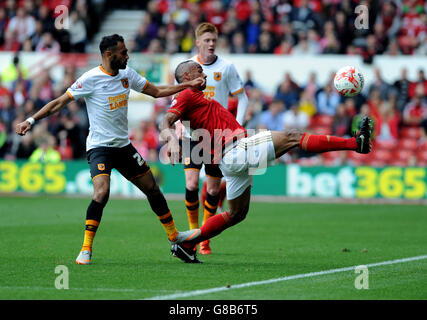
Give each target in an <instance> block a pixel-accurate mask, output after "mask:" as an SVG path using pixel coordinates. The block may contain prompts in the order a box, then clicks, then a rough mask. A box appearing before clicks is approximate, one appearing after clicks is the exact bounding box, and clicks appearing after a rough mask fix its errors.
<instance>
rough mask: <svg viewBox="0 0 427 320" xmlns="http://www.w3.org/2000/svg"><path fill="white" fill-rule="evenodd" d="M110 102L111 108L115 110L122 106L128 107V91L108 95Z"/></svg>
mask: <svg viewBox="0 0 427 320" xmlns="http://www.w3.org/2000/svg"><path fill="white" fill-rule="evenodd" d="M108 103H109V104H110V110H115V109H118V108H121V107H127V105H128V95H127V93H123V94H119V95H117V96H114V97H108Z"/></svg>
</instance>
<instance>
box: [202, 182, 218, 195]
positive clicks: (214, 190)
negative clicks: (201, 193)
mask: <svg viewBox="0 0 427 320" xmlns="http://www.w3.org/2000/svg"><path fill="white" fill-rule="evenodd" d="M220 187H221V183H214V184H209V183H208V184H207V187H206V192H207V193H209V194H210V195H211V196H216V195H217V194H218V193H219V190H220Z"/></svg>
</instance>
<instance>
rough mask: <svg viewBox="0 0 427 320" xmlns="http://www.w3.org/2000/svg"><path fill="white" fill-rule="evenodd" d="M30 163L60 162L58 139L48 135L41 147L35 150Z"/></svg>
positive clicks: (42, 140)
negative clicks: (57, 148) (57, 147)
mask: <svg viewBox="0 0 427 320" xmlns="http://www.w3.org/2000/svg"><path fill="white" fill-rule="evenodd" d="M28 160H29V161H30V162H43V163H46V162H50V163H52V162H60V161H61V154H60V153H59V152H58V150H56V139H55V137H54V136H52V135H50V134H47V135H46V136H44V137H43V138H42V139H41V141H40V144H39V147H38V148H37V149H36V150H34V152H33V153H32V154H31V156H30V157H29V159H28Z"/></svg>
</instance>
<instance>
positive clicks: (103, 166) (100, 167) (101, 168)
mask: <svg viewBox="0 0 427 320" xmlns="http://www.w3.org/2000/svg"><path fill="white" fill-rule="evenodd" d="M98 170H100V171H104V170H105V164H103V163H98Z"/></svg>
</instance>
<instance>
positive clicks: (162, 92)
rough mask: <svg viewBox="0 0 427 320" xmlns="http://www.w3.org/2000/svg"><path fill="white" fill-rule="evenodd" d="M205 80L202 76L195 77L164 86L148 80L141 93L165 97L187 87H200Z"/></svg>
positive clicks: (154, 96)
mask: <svg viewBox="0 0 427 320" xmlns="http://www.w3.org/2000/svg"><path fill="white" fill-rule="evenodd" d="M205 82H206V79H203V78H196V79H194V80H191V81H186V82H182V83H179V84H176V85H164V86H156V85H154V84H152V83H150V82H148V84H147V87H146V88H145V89H144V91H142V93H144V94H148V95H149V96H152V97H153V98H160V97H167V96H171V95H173V94H175V93H178V92H180V91H182V90H184V89H188V88H193V89H201V88H202V87H203V86H204V84H205Z"/></svg>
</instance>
